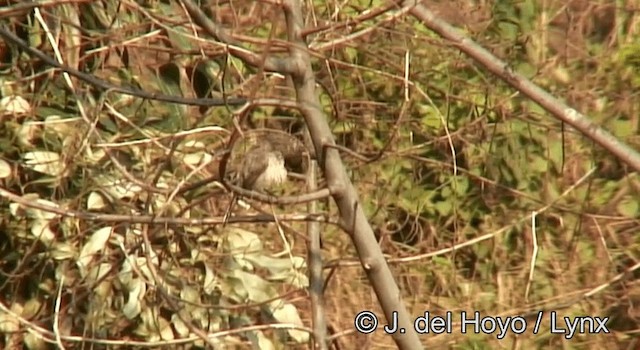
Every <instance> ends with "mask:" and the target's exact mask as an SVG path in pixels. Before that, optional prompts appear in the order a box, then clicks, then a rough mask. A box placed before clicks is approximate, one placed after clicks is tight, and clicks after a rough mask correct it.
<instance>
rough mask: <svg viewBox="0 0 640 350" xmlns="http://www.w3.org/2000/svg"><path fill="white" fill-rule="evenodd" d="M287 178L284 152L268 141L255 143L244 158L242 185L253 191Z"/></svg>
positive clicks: (279, 182)
mask: <svg viewBox="0 0 640 350" xmlns="http://www.w3.org/2000/svg"><path fill="white" fill-rule="evenodd" d="M286 179H287V169H286V168H285V166H284V157H283V155H282V152H280V151H278V150H276V149H274V147H273V145H272V144H271V143H270V142H268V141H263V142H261V143H258V144H256V145H253V146H252V147H251V148H250V149H249V151H248V152H246V153H245V155H244V158H243V160H242V173H241V181H242V182H241V183H242V187H243V188H246V189H248V190H253V191H262V190H264V189H266V188H269V187H272V186H275V185H279V184H281V183H283V182H284V181H285V180H286Z"/></svg>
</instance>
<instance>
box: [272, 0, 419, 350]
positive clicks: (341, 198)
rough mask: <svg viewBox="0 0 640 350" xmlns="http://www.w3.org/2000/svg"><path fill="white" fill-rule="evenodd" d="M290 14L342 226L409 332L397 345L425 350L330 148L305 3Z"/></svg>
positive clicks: (302, 99) (316, 140)
mask: <svg viewBox="0 0 640 350" xmlns="http://www.w3.org/2000/svg"><path fill="white" fill-rule="evenodd" d="M284 8H285V17H286V21H287V31H288V33H287V34H288V36H289V40H290V41H291V44H292V45H291V48H290V55H291V60H292V63H293V65H292V67H293V68H294V73H293V74H292V77H293V83H294V86H295V89H296V95H297V98H298V103H299V105H300V109H301V112H302V114H303V116H304V118H305V121H306V123H307V126H308V128H309V133H310V136H311V139H312V141H313V145H314V148H315V151H316V159H317V160H318V163H319V165H320V167H321V168H322V169H323V170H324V175H325V177H326V180H327V184H328V186H329V190H330V191H331V194H332V196H333V198H334V200H335V202H336V204H337V206H338V209H339V211H340V216H341V221H342V226H343V228H344V229H345V230H346V231H347V232H348V233H349V234H350V237H351V239H352V241H353V243H354V245H355V247H356V250H357V252H358V255H359V257H360V261H361V263H362V266H363V267H364V269H365V272H366V274H367V277H368V278H369V281H370V282H371V285H372V286H373V289H374V291H375V293H376V295H377V297H378V300H379V302H380V305H381V306H382V309H383V310H384V312H385V316H386V317H387V321H389V322H392V320H394V319H395V316H397V321H398V322H397V325H398V326H399V327H401V328H404V330H405V331H406V332H405V333H401V332H397V333H395V334H393V339H394V341H395V342H396V344H397V345H398V347H399V348H400V349H421V348H422V345H421V344H420V339H419V338H418V335H417V333H416V332H415V331H414V330H413V323H412V322H411V318H410V317H409V313H408V312H407V309H406V307H405V305H404V303H403V301H402V298H401V295H400V290H399V288H398V286H397V284H396V282H395V280H394V278H393V274H392V273H391V270H390V269H389V266H388V265H387V263H386V261H385V259H384V257H383V255H382V251H381V250H380V246H379V245H378V243H377V241H376V239H375V236H374V234H373V230H372V228H371V226H370V224H369V222H368V221H367V218H366V217H365V214H364V211H363V209H362V205H361V204H360V200H359V199H358V194H357V192H356V190H355V188H354V186H353V184H352V183H351V181H350V180H349V177H348V175H347V172H346V170H345V167H344V164H343V163H342V159H341V158H340V153H339V152H338V150H337V149H335V148H333V147H327V146H332V145H334V144H335V141H334V139H333V135H332V133H331V129H330V128H329V124H328V123H327V118H326V117H325V116H324V114H323V112H322V108H321V107H320V101H319V100H318V98H317V95H316V91H315V77H314V73H313V69H312V66H311V56H310V55H309V50H308V47H307V45H306V43H305V41H304V40H303V38H302V32H303V23H304V22H303V16H302V10H301V8H300V2H299V1H296V0H285V2H284ZM394 312H396V314H394Z"/></svg>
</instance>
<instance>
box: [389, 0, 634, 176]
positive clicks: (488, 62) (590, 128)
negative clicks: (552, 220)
mask: <svg viewBox="0 0 640 350" xmlns="http://www.w3.org/2000/svg"><path fill="white" fill-rule="evenodd" d="M401 4H402V6H403V7H406V6H412V5H416V6H415V7H414V8H413V9H411V11H410V13H411V14H412V15H413V16H415V17H416V18H418V19H419V20H420V21H422V23H423V24H424V25H425V26H426V27H427V28H429V29H431V30H433V31H434V32H436V33H438V34H439V35H440V36H442V37H443V38H445V39H448V40H450V41H451V44H452V45H454V46H455V47H456V48H458V49H459V50H460V51H462V52H464V53H465V54H467V55H469V56H470V57H471V58H473V59H474V60H476V61H477V62H478V63H480V64H481V65H482V66H484V67H485V68H486V69H488V70H489V71H490V72H491V73H493V74H495V75H496V76H498V77H500V79H502V80H504V81H505V82H506V83H507V84H509V85H511V86H512V87H513V88H515V89H516V90H518V91H520V92H522V93H523V94H524V95H525V96H527V97H529V98H530V99H532V100H533V101H534V102H536V103H537V104H539V105H540V106H541V107H542V108H544V109H545V110H547V111H548V112H549V113H551V114H553V115H554V116H555V117H556V118H558V119H560V120H562V121H563V122H565V123H567V124H569V125H571V126H572V127H574V128H575V129H576V130H578V131H580V132H581V133H582V134H583V135H585V136H587V137H588V138H590V139H592V140H593V141H595V142H596V143H598V144H599V145H600V146H602V147H603V148H604V149H606V150H607V151H609V152H611V153H612V154H613V155H615V156H616V157H618V158H619V159H620V160H621V161H623V162H624V163H626V164H628V165H629V166H631V167H632V168H633V169H635V170H636V171H640V154H638V152H636V151H635V150H634V149H633V148H631V147H629V146H628V145H627V144H625V143H624V142H622V141H620V140H618V138H616V137H615V136H613V135H612V134H611V133H609V132H608V131H606V130H604V129H603V128H601V127H599V126H598V125H597V124H595V123H594V122H592V121H591V120H590V119H589V118H588V117H587V116H585V115H584V114H581V113H580V112H578V111H576V110H575V109H573V108H571V107H570V106H568V105H567V104H565V103H562V101H560V100H558V99H557V98H555V97H553V96H552V95H551V94H549V93H548V92H546V91H545V90H544V89H542V88H540V87H539V86H538V85H536V84H534V83H533V82H532V81H530V80H529V79H527V78H525V77H524V76H523V75H522V74H519V73H517V72H515V71H514V70H513V69H512V68H511V67H510V66H509V64H508V63H506V62H504V61H502V60H500V59H499V58H497V57H496V56H494V55H493V54H491V53H490V52H489V51H487V50H486V49H484V48H483V47H481V46H480V45H478V44H476V43H475V42H474V41H473V40H471V39H470V38H468V37H465V36H464V35H462V34H460V32H459V31H458V30H457V29H455V28H454V27H453V26H451V25H450V24H448V23H447V22H445V21H443V20H441V19H440V18H438V17H436V15H435V14H434V13H433V12H431V11H429V9H427V8H426V7H425V6H424V5H422V4H419V3H418V2H416V1H415V0H407V1H403V2H402V3H401Z"/></svg>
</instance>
